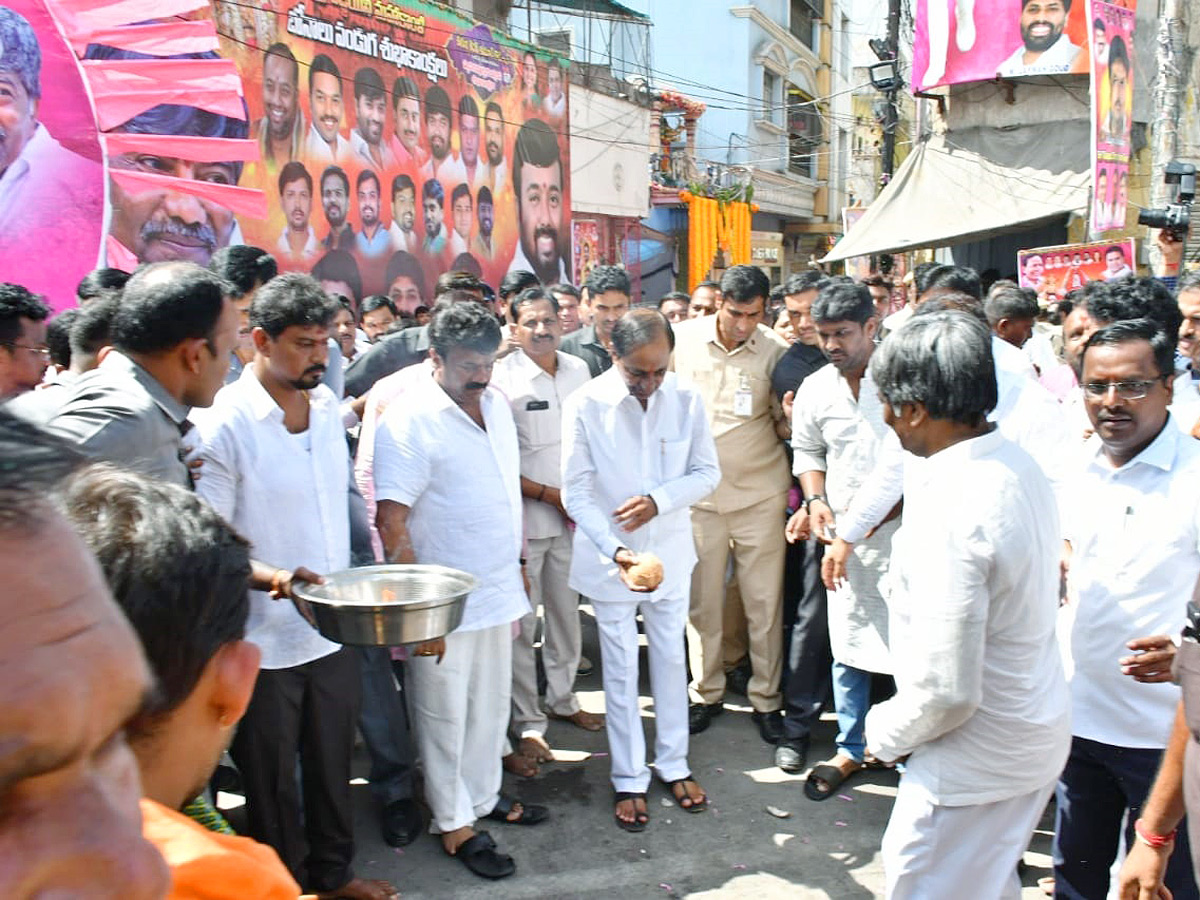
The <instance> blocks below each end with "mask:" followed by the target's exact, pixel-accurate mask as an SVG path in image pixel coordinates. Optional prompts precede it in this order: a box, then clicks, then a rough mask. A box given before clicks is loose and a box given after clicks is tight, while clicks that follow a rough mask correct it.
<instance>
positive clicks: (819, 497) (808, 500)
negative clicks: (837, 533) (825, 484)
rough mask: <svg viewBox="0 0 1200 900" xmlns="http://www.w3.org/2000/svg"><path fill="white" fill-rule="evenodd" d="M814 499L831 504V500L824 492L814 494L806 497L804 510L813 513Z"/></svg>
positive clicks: (827, 504)
mask: <svg viewBox="0 0 1200 900" xmlns="http://www.w3.org/2000/svg"><path fill="white" fill-rule="evenodd" d="M814 500H820V501H821V502H822V503H824V504H825V505H826V506H829V500H828V498H826V496H825V495H824V494H813V495H812V496H811V497H805V498H804V511H805V512H806V513H809V514H810V515H811V514H812V504H813V501H814ZM832 508H833V507H830V509H832Z"/></svg>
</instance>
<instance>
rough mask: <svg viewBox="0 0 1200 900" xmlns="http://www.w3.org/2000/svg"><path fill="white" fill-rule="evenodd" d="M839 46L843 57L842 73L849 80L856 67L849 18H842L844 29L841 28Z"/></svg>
mask: <svg viewBox="0 0 1200 900" xmlns="http://www.w3.org/2000/svg"><path fill="white" fill-rule="evenodd" d="M839 44H840V45H841V51H840V52H841V56H842V72H843V74H844V75H845V76H846V77H847V78H849V77H850V70H851V69H852V68H853V67H854V62H853V52H854V51H853V50H851V44H850V18H849V17H848V16H842V27H841V35H840V37H839Z"/></svg>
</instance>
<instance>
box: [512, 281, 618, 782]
mask: <svg viewBox="0 0 1200 900" xmlns="http://www.w3.org/2000/svg"><path fill="white" fill-rule="evenodd" d="M510 312H511V321H513V322H514V323H515V325H514V327H515V330H516V335H517V340H518V342H519V343H520V347H519V348H518V349H517V350H514V351H513V352H512V353H510V354H508V355H507V356H505V357H504V359H502V360H499V361H498V362H497V363H496V369H495V372H494V373H493V376H492V377H493V381H494V383H495V384H496V385H497V386H498V387H499V388H500V390H501V391H503V392H504V394H505V396H507V397H508V402H509V404H510V405H511V407H512V414H513V419H514V420H515V421H516V425H517V440H518V443H519V445H520V448H521V494H522V502H523V504H524V511H525V540H526V551H525V559H526V565H525V569H526V572H527V573H528V576H529V599H530V601H531V603H532V606H533V611H532V612H530V613H529V615H527V616H525V617H523V618H522V619H521V632H520V634H519V635H517V639H516V641H515V643H514V645H513V714H512V730H513V732H514V733H515V734H516V736H517V738H518V739H519V740H520V745H519V746H520V749H521V751H522V752H523V753H524V754H525V755H527V756H531V757H533V758H534V759H540V760H544V759H545V758H546V757H547V756H548V755H549V748H548V745H547V744H546V741H545V735H546V726H547V724H548V723H547V715H546V712H543V711H542V708H541V705H540V703H539V700H538V679H537V657H536V653H535V651H534V640H535V638H536V636H537V630H538V610H539V607H540V609H541V611H542V620H543V622H544V626H545V630H544V635H543V638H542V663H543V665H544V667H545V671H546V710H547V711H548V712H549V713H550V715H552V716H554V717H555V718H556V719H567V720H569V721H571V722H572V723H574V724H576V725H578V726H579V727H581V728H586V729H587V730H589V731H599V730H600V729H601V728H603V727H604V719H603V717H601V716H598V715H595V714H594V713H590V712H587V711H586V710H584V709H582V708H581V707H580V706H579V700H578V699H577V698H576V696H575V689H574V684H575V674H576V672H577V670H578V669H579V655H580V629H579V594H578V593H576V592H575V591H573V590H571V587H570V585H569V584H568V577H567V576H568V571H569V569H570V565H571V532H570V530H569V529H568V528H567V522H568V519H567V516H566V511H565V509H564V507H563V505H562V493H561V490H560V488H561V486H562V407H563V403H564V402H565V401H566V399H567V398H568V397H569V396H570V395H571V394H572V393H574V392H575V391H576V390H578V389H579V388H581V387H583V386H584V385H585V384H587V383H588V381H590V380H591V377H592V376H591V373H590V372H589V371H588V367H587V363H585V362H584V361H583V360H582V359H579V358H578V357H575V356H571V355H569V354H567V353H563V352H562V351H560V350H559V349H558V347H559V344H561V343H562V325H561V324H560V323H559V321H558V301H557V300H555V299H554V297H553V296H551V295H550V294H548V293H546V292H545V291H543V290H542V289H541V288H531V289H530V290H529V291H526V292H523V293H522V294H520V295H519V297H514V298H513V301H512V306H511V310H510Z"/></svg>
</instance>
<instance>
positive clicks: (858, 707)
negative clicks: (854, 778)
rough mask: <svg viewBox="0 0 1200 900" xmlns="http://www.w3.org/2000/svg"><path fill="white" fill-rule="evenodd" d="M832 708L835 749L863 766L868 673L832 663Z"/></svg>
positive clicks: (869, 678) (869, 676)
mask: <svg viewBox="0 0 1200 900" xmlns="http://www.w3.org/2000/svg"><path fill="white" fill-rule="evenodd" d="M832 671H833V705H834V708H835V709H836V710H837V720H838V736H837V748H838V750H839V751H841V753H842V755H844V756H848V757H849V758H850V759H852V760H854V761H855V762H859V763H860V762H862V761H863V757H864V756H865V755H866V752H867V741H866V738H865V737H864V736H863V725H864V724H865V723H866V721H867V710H869V709H870V708H871V673H870V672H864V671H863V670H862V669H856V668H854V667H853V666H848V665H846V664H845V663H840V662H838V661H837V660H834V663H833V669H832Z"/></svg>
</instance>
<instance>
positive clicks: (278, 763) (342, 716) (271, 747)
mask: <svg viewBox="0 0 1200 900" xmlns="http://www.w3.org/2000/svg"><path fill="white" fill-rule="evenodd" d="M361 692H362V676H361V672H360V669H359V657H358V656H357V655H356V654H355V653H354V651H353V650H352V649H350V648H347V647H343V648H342V649H340V650H338V651H337V652H336V653H331V654H330V655H329V656H323V657H321V658H320V659H317V660H313V661H312V662H310V663H305V664H304V665H301V666H295V667H293V668H290V669H263V670H262V671H261V672H259V674H258V683H257V684H256V685H255V687H254V696H253V697H251V699H250V706H249V708H248V709H247V710H246V716H245V718H243V719H242V721H241V724H240V725H239V726H238V731H237V736H236V737H235V738H234V740H233V745H232V746H231V747H230V748H229V752H230V754H231V755H232V756H233V760H234V762H235V763H237V767H238V769H239V770H240V771H241V773H242V781H243V784H244V785H245V788H246V812H247V814H248V817H249V831H250V837H252V838H254V839H255V840H257V841H261V842H262V843H264V844H268V845H270V846H271V847H273V848H275V851H276V852H277V853H278V854H279V858H280V859H282V860H283V864H284V865H285V866H287V867H288V869H289V870H290V871H291V873H292V877H293V878H295V879H296V881H298V882H299V883H300V886H301V887H302V888H303V889H304V890H305V891H311V892H324V891H334V890H337V889H338V888H340V887H343V886H344V885H345V884H346V883H347V882H349V881H350V880H351V879H352V878H353V877H354V875H353V871H352V870H351V862H352V861H353V859H354V826H353V811H352V809H351V805H350V757H351V754H352V752H353V750H354V726H355V723H356V721H357V719H358V710H359V704H360V701H361ZM297 758H299V762H300V772H301V777H300V781H299V782H297V780H296V761H297ZM302 797H303V799H301V798H302Z"/></svg>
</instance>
